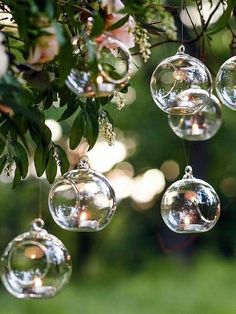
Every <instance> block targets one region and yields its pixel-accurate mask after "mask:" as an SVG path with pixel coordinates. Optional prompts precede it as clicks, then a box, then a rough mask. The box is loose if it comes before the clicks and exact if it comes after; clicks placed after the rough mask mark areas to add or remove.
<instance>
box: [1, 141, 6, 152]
mask: <svg viewBox="0 0 236 314" xmlns="http://www.w3.org/2000/svg"><path fill="white" fill-rule="evenodd" d="M5 147H6V142H5V141H4V140H2V139H0V155H1V154H2V153H3V151H4V149H5Z"/></svg>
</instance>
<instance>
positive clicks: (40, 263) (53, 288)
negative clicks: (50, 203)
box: [1, 218, 71, 299]
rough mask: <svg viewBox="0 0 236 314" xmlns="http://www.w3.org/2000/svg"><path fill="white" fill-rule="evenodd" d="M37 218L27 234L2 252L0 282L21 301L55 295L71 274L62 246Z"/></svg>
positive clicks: (69, 262)
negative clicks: (0, 280)
mask: <svg viewBox="0 0 236 314" xmlns="http://www.w3.org/2000/svg"><path fill="white" fill-rule="evenodd" d="M43 227H44V221H43V220H42V219H40V218H37V219H35V220H34V221H33V222H32V226H31V229H30V231H29V232H25V233H23V234H21V235H18V236H17V237H16V238H14V239H13V240H12V241H11V242H10V243H9V244H8V246H7V248H6V249H5V251H4V253H3V256H2V259H1V268H2V275H1V279H2V282H3V284H4V286H5V287H6V289H7V290H8V292H9V293H11V294H12V295H14V296H15V297H17V298H22V299H29V298H33V299H35V298H36V299H41V298H49V297H53V296H55V295H56V294H57V293H58V292H59V291H60V290H61V289H62V287H63V286H64V285H65V284H66V283H67V282H68V280H69V278H70V275H71V258H70V255H69V253H68V251H67V249H66V248H65V246H64V245H63V243H62V242H61V241H60V240H59V239H57V238H56V237H55V236H53V235H51V234H49V233H48V232H47V231H46V230H45V229H43Z"/></svg>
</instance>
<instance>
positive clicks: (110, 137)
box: [98, 111, 116, 146]
mask: <svg viewBox="0 0 236 314" xmlns="http://www.w3.org/2000/svg"><path fill="white" fill-rule="evenodd" d="M98 122H99V129H100V132H101V133H102V135H103V137H104V138H105V140H106V141H107V143H108V144H109V145H110V146H112V145H114V142H115V139H116V134H115V132H114V131H113V125H112V124H111V122H110V121H109V119H108V117H107V115H106V113H105V112H104V111H100V113H99V118H98Z"/></svg>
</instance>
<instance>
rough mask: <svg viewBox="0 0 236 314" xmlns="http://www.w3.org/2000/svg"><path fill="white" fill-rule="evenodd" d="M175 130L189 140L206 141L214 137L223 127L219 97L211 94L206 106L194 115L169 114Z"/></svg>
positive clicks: (171, 126)
mask: <svg viewBox="0 0 236 314" xmlns="http://www.w3.org/2000/svg"><path fill="white" fill-rule="evenodd" d="M168 122H169V125H170V128H171V129H172V130H173V132H174V133H175V134H176V135H177V136H178V137H180V138H183V139H185V140H188V141H205V140H208V139H210V138H212V137H213V136H214V135H215V134H216V133H217V132H218V130H219V128H220V127H221V123H222V113H221V104H220V101H219V100H218V98H217V97H215V96H214V95H212V96H211V99H210V101H209V102H208V103H207V104H206V106H205V107H204V108H203V109H202V110H200V111H198V112H197V113H195V114H194V115H185V116H176V115H168Z"/></svg>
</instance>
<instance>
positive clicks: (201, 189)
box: [161, 166, 220, 233]
mask: <svg viewBox="0 0 236 314" xmlns="http://www.w3.org/2000/svg"><path fill="white" fill-rule="evenodd" d="M161 215H162V218H163V220H164V222H165V223H166V225H167V226H168V227H169V228H170V229H171V230H172V231H174V232H177V233H197V232H206V231H209V230H210V229H211V228H213V227H214V225H215V224H216V222H217V220H218V218H219V216H220V200H219V197H218V195H217V194H216V192H215V190H214V189H213V187H212V186H211V185H210V184H208V183H207V182H205V181H203V180H200V179H196V178H194V177H193V175H192V168H191V167H190V166H187V167H186V168H185V175H184V177H183V179H182V180H178V181H176V182H175V183H173V184H172V185H171V186H170V187H169V188H168V189H167V190H166V192H165V194H164V195H163V198H162V201H161Z"/></svg>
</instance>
